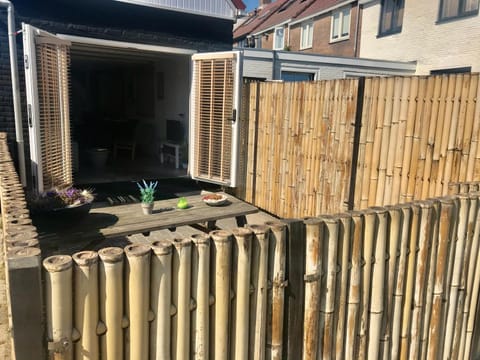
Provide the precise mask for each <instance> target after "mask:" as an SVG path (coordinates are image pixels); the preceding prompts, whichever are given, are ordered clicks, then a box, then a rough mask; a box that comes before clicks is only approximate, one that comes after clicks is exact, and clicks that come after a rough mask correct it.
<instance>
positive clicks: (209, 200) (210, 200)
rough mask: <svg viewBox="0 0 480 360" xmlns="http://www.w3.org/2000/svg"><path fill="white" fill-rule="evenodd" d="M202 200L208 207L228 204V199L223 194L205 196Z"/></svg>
mask: <svg viewBox="0 0 480 360" xmlns="http://www.w3.org/2000/svg"><path fill="white" fill-rule="evenodd" d="M202 200H203V202H204V203H205V204H207V205H210V206H221V205H225V204H226V203H227V202H228V197H227V195H224V194H207V195H204V196H203V197H202Z"/></svg>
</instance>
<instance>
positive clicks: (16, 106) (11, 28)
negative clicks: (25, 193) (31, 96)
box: [0, 0, 27, 187]
mask: <svg viewBox="0 0 480 360" xmlns="http://www.w3.org/2000/svg"><path fill="white" fill-rule="evenodd" d="M0 6H2V7H5V8H7V16H8V47H9V51H10V70H11V76H12V94H13V112H14V115H15V135H16V141H17V151H18V164H19V168H20V169H19V170H20V180H21V181H22V185H23V186H24V187H25V186H27V180H26V175H25V149H24V143H23V125H22V110H21V108H20V85H19V82H18V65H17V43H16V39H15V36H16V35H17V32H16V31H15V13H14V10H13V4H12V3H11V2H10V1H9V0H0Z"/></svg>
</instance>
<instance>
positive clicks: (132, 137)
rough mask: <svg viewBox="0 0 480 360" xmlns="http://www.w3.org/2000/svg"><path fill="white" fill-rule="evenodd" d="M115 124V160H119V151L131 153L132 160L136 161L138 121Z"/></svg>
mask: <svg viewBox="0 0 480 360" xmlns="http://www.w3.org/2000/svg"><path fill="white" fill-rule="evenodd" d="M113 124H114V125H113V127H114V128H113V158H114V159H116V158H117V155H118V150H124V151H129V152H130V157H131V159H132V160H135V149H136V147H137V130H138V120H128V121H118V122H114V123H113Z"/></svg>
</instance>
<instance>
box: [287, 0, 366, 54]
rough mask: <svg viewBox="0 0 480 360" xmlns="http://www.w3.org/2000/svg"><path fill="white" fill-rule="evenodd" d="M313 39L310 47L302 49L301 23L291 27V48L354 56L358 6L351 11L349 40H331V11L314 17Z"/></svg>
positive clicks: (306, 51)
mask: <svg viewBox="0 0 480 360" xmlns="http://www.w3.org/2000/svg"><path fill="white" fill-rule="evenodd" d="M313 21H314V23H313V41H312V47H311V48H309V49H304V50H301V49H300V37H301V23H300V24H295V25H293V26H292V27H291V28H290V50H292V51H300V52H305V53H317V54H323V55H335V56H354V46H355V25H356V21H357V8H356V7H355V6H354V7H352V9H351V12H350V37H349V38H348V39H347V40H342V41H337V42H330V29H331V22H332V20H331V13H329V14H324V15H321V16H319V17H316V18H314V19H313Z"/></svg>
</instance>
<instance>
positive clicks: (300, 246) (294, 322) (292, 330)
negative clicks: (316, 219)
mask: <svg viewBox="0 0 480 360" xmlns="http://www.w3.org/2000/svg"><path fill="white" fill-rule="evenodd" d="M283 222H284V223H285V224H286V225H287V239H286V241H287V243H286V258H287V267H286V270H285V271H286V278H287V279H288V286H287V289H286V292H285V316H284V326H283V358H284V359H294V358H295V357H296V356H298V354H301V353H302V344H303V343H302V339H303V310H304V302H303V296H304V293H305V289H304V283H303V274H304V271H305V251H306V250H305V224H304V223H303V221H302V220H296V219H286V220H283Z"/></svg>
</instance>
